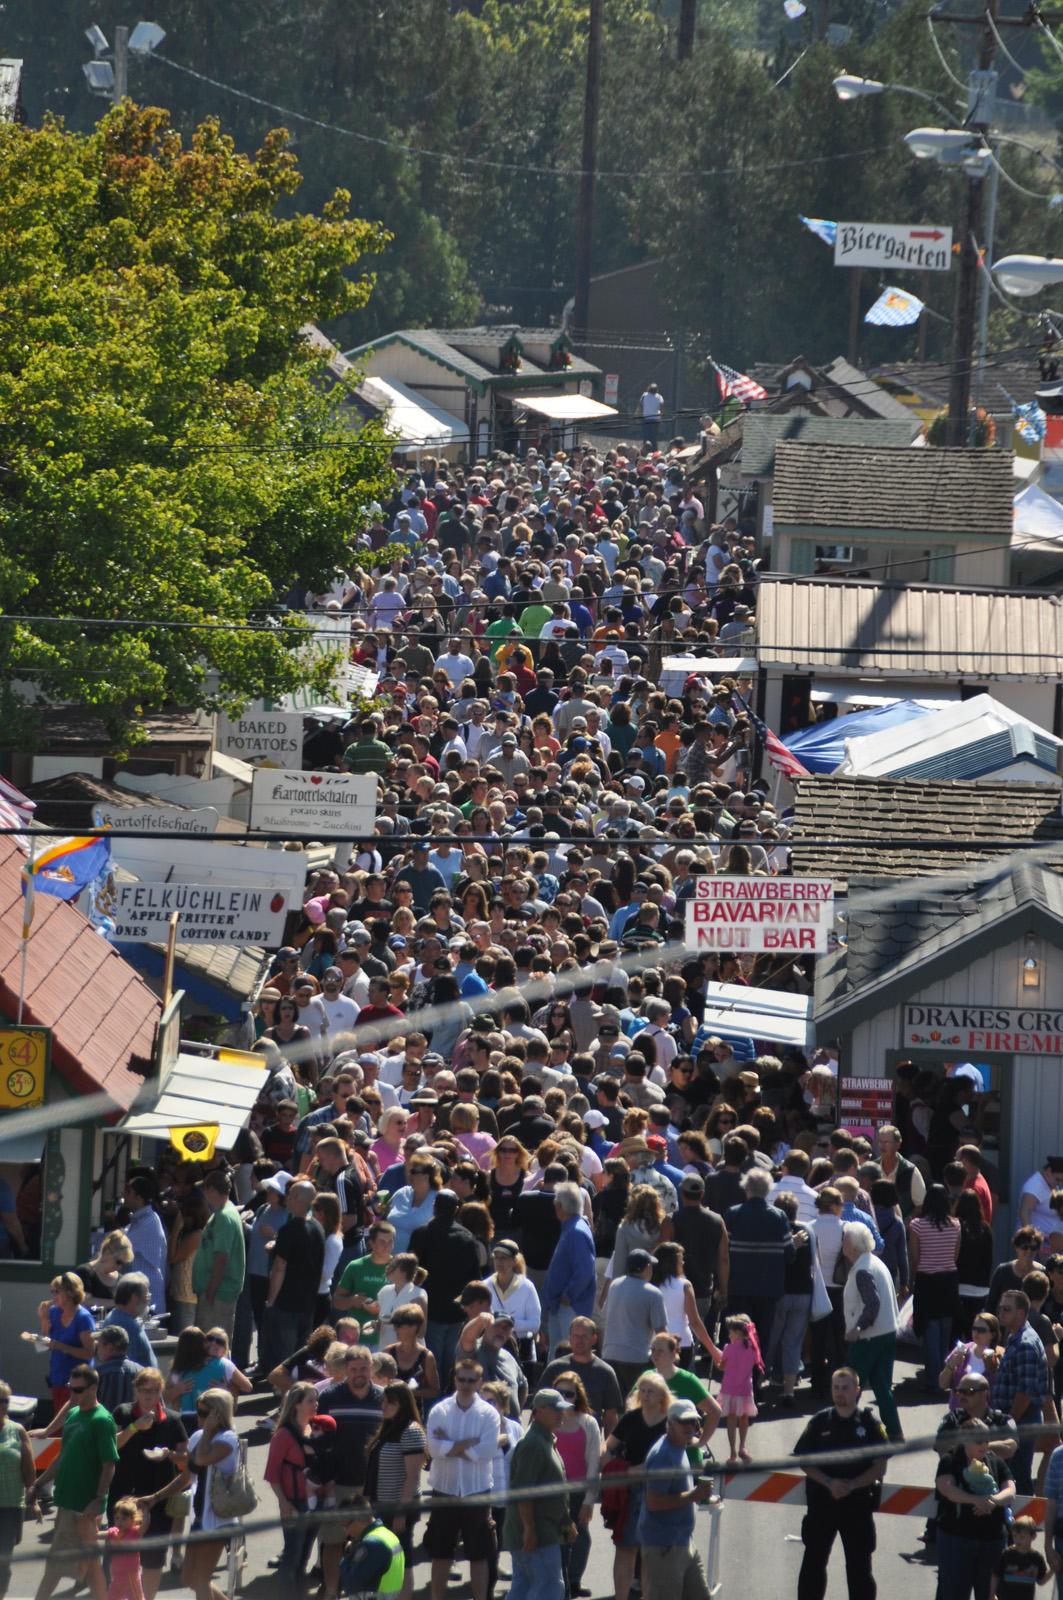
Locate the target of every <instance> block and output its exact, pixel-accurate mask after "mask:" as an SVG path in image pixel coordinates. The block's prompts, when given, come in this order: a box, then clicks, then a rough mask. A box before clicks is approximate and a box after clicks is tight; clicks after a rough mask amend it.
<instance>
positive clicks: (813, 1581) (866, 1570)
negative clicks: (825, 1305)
mask: <svg viewBox="0 0 1063 1600" xmlns="http://www.w3.org/2000/svg"><path fill="white" fill-rule="evenodd" d="M831 1398H832V1400H833V1401H834V1404H833V1406H830V1407H828V1408H827V1410H825V1411H817V1412H816V1415H815V1416H814V1417H811V1418H810V1419H809V1422H808V1425H807V1427H806V1428H805V1431H804V1433H803V1434H802V1435H801V1437H800V1439H798V1441H797V1445H796V1447H795V1454H796V1455H799V1456H811V1455H816V1454H818V1453H820V1452H826V1451H834V1450H858V1449H860V1448H861V1446H864V1445H869V1444H885V1442H886V1430H885V1428H884V1427H883V1426H882V1424H881V1422H880V1421H879V1420H878V1418H877V1417H876V1415H875V1413H874V1412H873V1411H870V1410H868V1409H867V1408H866V1407H864V1408H861V1407H859V1406H858V1405H857V1401H858V1400H859V1398H860V1379H859V1378H858V1377H857V1375H856V1373H855V1372H854V1371H853V1369H852V1367H839V1368H838V1371H837V1372H836V1373H835V1374H834V1376H833V1377H832V1379H831ZM885 1475H886V1458H885V1457H884V1456H873V1457H871V1458H870V1459H865V1460H863V1461H855V1460H854V1461H844V1462H838V1463H832V1464H831V1465H830V1466H828V1467H825V1468H820V1467H816V1466H812V1465H811V1464H808V1465H806V1466H805V1479H806V1485H805V1492H806V1495H807V1503H808V1511H807V1512H806V1514H805V1517H804V1520H803V1522H802V1524H801V1539H802V1542H803V1544H804V1547H805V1556H804V1560H803V1561H802V1563H801V1575H800V1577H799V1578H798V1580H797V1600H823V1597H824V1595H825V1594H826V1592H827V1562H828V1561H829V1560H830V1553H831V1550H832V1548H833V1546H834V1539H835V1535H840V1536H841V1541H842V1549H843V1550H844V1551H845V1577H846V1582H847V1583H848V1586H849V1600H875V1595H876V1593H877V1590H876V1587H875V1579H874V1577H873V1575H872V1572H871V1555H872V1552H873V1550H874V1548H875V1518H874V1507H875V1502H876V1498H877V1496H876V1486H877V1485H878V1484H879V1483H880V1482H881V1480H882V1479H883V1478H884V1477H885Z"/></svg>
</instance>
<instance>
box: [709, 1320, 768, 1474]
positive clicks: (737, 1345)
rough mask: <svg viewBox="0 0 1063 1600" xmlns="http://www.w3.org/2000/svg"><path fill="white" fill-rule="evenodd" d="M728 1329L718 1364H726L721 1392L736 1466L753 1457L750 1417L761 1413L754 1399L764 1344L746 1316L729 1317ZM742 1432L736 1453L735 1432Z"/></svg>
mask: <svg viewBox="0 0 1063 1600" xmlns="http://www.w3.org/2000/svg"><path fill="white" fill-rule="evenodd" d="M724 1327H725V1328H726V1330H727V1344H726V1345H725V1346H724V1348H723V1349H722V1350H721V1351H720V1353H719V1355H718V1357H717V1358H716V1365H717V1366H718V1367H722V1368H723V1382H722V1383H721V1385H720V1393H719V1395H718V1397H717V1398H718V1399H719V1403H720V1409H721V1411H722V1412H723V1414H724V1416H725V1417H726V1418H727V1443H728V1446H729V1448H730V1451H731V1454H730V1455H729V1456H728V1458H727V1462H726V1465H727V1466H729V1467H734V1466H737V1465H738V1462H739V1459H741V1460H742V1461H752V1459H753V1457H752V1456H751V1455H750V1453H749V1451H748V1450H747V1449H746V1434H747V1433H748V1431H749V1419H750V1417H755V1416H756V1414H757V1407H756V1402H755V1401H754V1399H753V1374H754V1372H756V1371H757V1370H758V1369H759V1370H760V1371H761V1372H763V1370H764V1362H763V1361H762V1360H761V1355H760V1345H759V1344H758V1343H757V1330H756V1328H755V1327H754V1326H753V1324H752V1322H751V1321H750V1320H749V1318H748V1317H746V1316H736V1317H728V1318H727V1320H726V1321H725V1323H724ZM736 1434H737V1436H738V1444H739V1449H738V1454H737V1455H736V1454H735V1435H736Z"/></svg>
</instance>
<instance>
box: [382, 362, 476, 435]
mask: <svg viewBox="0 0 1063 1600" xmlns="http://www.w3.org/2000/svg"><path fill="white" fill-rule="evenodd" d="M358 393H359V394H360V395H361V396H362V397H363V398H364V399H366V400H368V401H369V403H370V404H371V405H374V406H379V407H380V409H381V410H382V411H386V412H387V413H388V419H387V420H388V427H389V428H390V429H391V430H392V432H394V433H397V434H398V435H399V439H400V441H401V443H402V444H404V445H406V446H407V448H409V449H420V450H443V449H445V448H446V447H447V445H451V444H468V442H469V430H468V428H467V427H466V426H465V423H464V422H463V421H462V420H461V418H460V417H455V416H452V415H451V413H450V412H449V411H444V410H443V407H442V406H437V405H436V403H435V401H434V400H426V399H425V397H424V395H423V394H418V393H417V392H416V390H414V389H410V388H407V386H406V384H404V383H399V381H398V380H397V379H396V378H363V379H362V382H361V383H360V384H359V385H358Z"/></svg>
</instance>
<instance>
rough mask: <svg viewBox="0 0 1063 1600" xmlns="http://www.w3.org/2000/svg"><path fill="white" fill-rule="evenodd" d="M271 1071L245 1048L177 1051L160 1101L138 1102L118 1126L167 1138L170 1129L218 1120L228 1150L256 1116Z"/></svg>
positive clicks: (223, 1145) (146, 1135)
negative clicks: (197, 1053)
mask: <svg viewBox="0 0 1063 1600" xmlns="http://www.w3.org/2000/svg"><path fill="white" fill-rule="evenodd" d="M263 1060H264V1058H263ZM266 1075H267V1073H266V1067H265V1065H264V1064H263V1065H261V1066H259V1065H257V1064H252V1063H251V1061H250V1060H249V1059H248V1056H247V1055H246V1054H245V1053H244V1052H243V1051H236V1050H231V1051H226V1050H223V1051H221V1052H219V1054H218V1055H217V1056H193V1055H184V1054H183V1053H181V1054H178V1057H177V1061H176V1063H175V1065H174V1068H173V1070H172V1072H170V1073H169V1075H168V1076H167V1078H166V1080H165V1082H164V1083H163V1085H162V1088H161V1091H160V1092H159V1094H158V1098H157V1099H156V1101H155V1104H154V1105H153V1106H152V1107H151V1108H150V1109H147V1108H144V1107H142V1108H141V1109H140V1110H137V1108H136V1107H134V1108H133V1110H132V1111H130V1112H128V1113H127V1115H126V1116H124V1117H123V1118H122V1120H121V1122H120V1123H119V1124H118V1126H117V1128H116V1129H115V1130H114V1131H115V1132H116V1133H136V1134H139V1135H140V1136H141V1137H142V1138H145V1139H168V1138H169V1137H170V1129H171V1128H190V1127H198V1126H199V1125H200V1124H203V1123H207V1124H210V1123H217V1124H218V1130H219V1131H218V1148H219V1149H221V1150H228V1149H229V1147H230V1145H231V1144H232V1143H233V1141H234V1140H235V1138H236V1136H237V1134H238V1133H239V1132H240V1129H241V1128H242V1127H244V1125H245V1124H246V1122H247V1119H248V1117H249V1116H250V1115H251V1108H252V1106H253V1105H254V1103H255V1101H256V1100H257V1099H258V1097H259V1094H260V1092H261V1090H262V1085H263V1084H264V1083H265V1081H266ZM149 1092H150V1091H149Z"/></svg>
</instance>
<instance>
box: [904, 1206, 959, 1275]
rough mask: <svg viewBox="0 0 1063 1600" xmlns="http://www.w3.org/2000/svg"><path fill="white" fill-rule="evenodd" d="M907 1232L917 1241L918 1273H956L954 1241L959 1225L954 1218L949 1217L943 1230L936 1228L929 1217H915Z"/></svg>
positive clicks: (957, 1235)
mask: <svg viewBox="0 0 1063 1600" xmlns="http://www.w3.org/2000/svg"><path fill="white" fill-rule="evenodd" d="M908 1231H909V1232H910V1233H913V1234H914V1235H915V1237H916V1238H917V1239H918V1240H919V1271H920V1272H924V1273H936V1272H955V1271H956V1240H957V1238H958V1237H959V1232H960V1225H959V1223H958V1222H957V1220H956V1218H955V1217H949V1218H948V1219H947V1221H946V1223H945V1226H944V1227H943V1228H936V1227H935V1226H934V1224H933V1223H932V1222H931V1221H930V1219H929V1217H915V1218H914V1219H913V1221H912V1222H911V1223H910V1224H909V1230H908Z"/></svg>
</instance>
